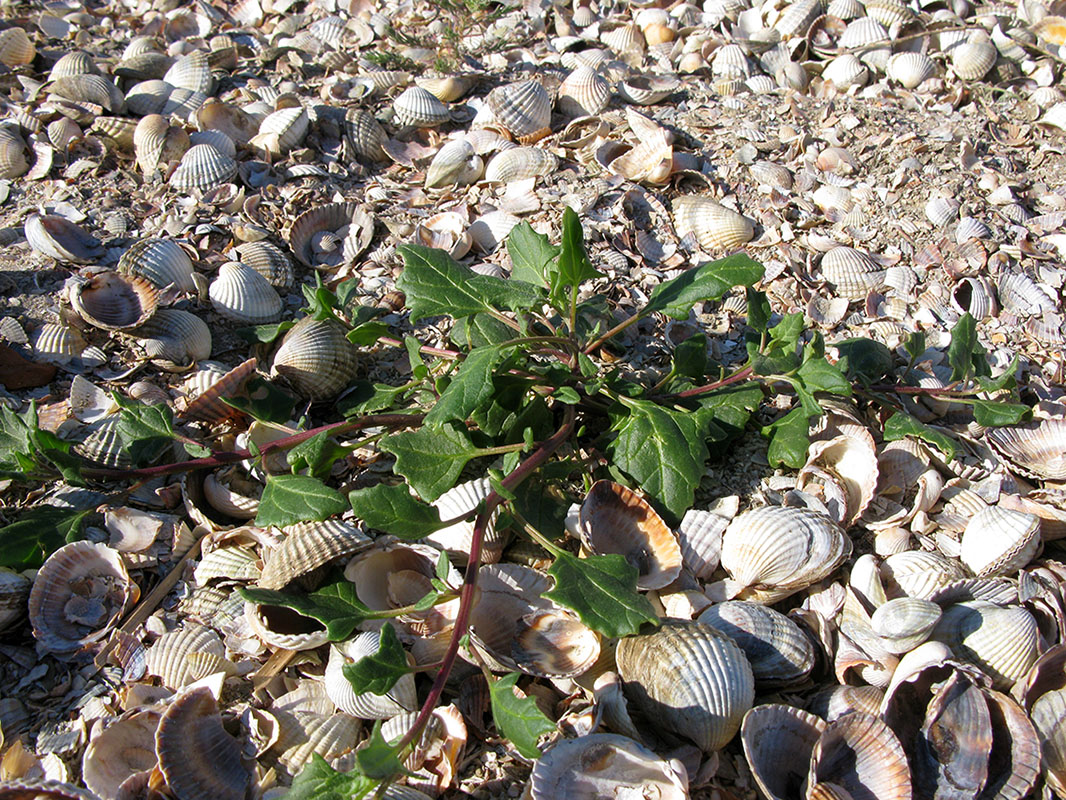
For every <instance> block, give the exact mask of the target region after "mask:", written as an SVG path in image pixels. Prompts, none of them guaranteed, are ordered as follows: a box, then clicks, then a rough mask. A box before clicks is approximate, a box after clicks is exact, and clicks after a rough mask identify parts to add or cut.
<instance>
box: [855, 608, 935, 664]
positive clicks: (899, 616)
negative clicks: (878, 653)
mask: <svg viewBox="0 0 1066 800" xmlns="http://www.w3.org/2000/svg"><path fill="white" fill-rule="evenodd" d="M939 620H940V606H938V605H937V604H936V603H933V602H930V601H929V600H920V599H918V598H917V597H897V598H896V599H895V600H889V601H888V602H887V603H885V604H884V605H881V606H878V607H877V609H876V610H875V611H874V613H873V614H872V615H871V617H870V627H871V628H873V632H874V633H876V634H877V635H878V636H880V637H881V642H882V644H883V646H884V648H885V649H886V650H888V652H890V653H895V654H902V653H907V652H910V651H911V650H913V649H914V648H915V647H917V646H918V645H920V644H921V643H922V642H924V641H925V640H926V639H928V638H929V635H930V634H931V633H932V632H933V627H934V626H935V625H936V623H937V622H938V621H939Z"/></svg>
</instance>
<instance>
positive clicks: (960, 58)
mask: <svg viewBox="0 0 1066 800" xmlns="http://www.w3.org/2000/svg"><path fill="white" fill-rule="evenodd" d="M997 55H998V54H997V51H996V46H995V45H994V44H992V42H990V41H988V39H987V37H985V38H983V39H981V38H977V39H973V40H972V41H969V42H966V43H964V44H960V45H958V46H957V47H954V48H952V49H951V68H952V69H953V70H954V71H955V74H956V75H958V76H959V77H960V78H961V79H962V80H964V81H979V80H981V79H982V78H983V77H985V75H987V74H988V71H989V70H991V69H992V65H993V64H995V63H996V56H997Z"/></svg>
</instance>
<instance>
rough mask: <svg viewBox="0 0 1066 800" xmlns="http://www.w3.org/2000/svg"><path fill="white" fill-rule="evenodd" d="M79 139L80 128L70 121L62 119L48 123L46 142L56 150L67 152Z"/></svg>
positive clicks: (80, 136) (80, 135) (80, 134)
mask: <svg viewBox="0 0 1066 800" xmlns="http://www.w3.org/2000/svg"><path fill="white" fill-rule="evenodd" d="M81 138H82V130H81V126H80V125H78V123H76V122H75V121H74V120H72V119H67V118H66V117H62V118H61V119H57V120H55V121H53V122H50V123H48V141H50V142H51V143H52V147H54V148H56V149H57V150H67V149H68V148H70V147H71V146H72V145H73V144H74V142H76V141H78V140H79V139H81Z"/></svg>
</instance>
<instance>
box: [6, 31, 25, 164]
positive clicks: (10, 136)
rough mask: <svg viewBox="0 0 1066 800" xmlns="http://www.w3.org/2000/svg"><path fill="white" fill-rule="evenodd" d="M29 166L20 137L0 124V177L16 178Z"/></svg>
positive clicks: (8, 127)
mask: <svg viewBox="0 0 1066 800" xmlns="http://www.w3.org/2000/svg"><path fill="white" fill-rule="evenodd" d="M9 30H10V28H9ZM29 168H30V162H29V161H28V160H27V159H26V143H25V142H24V141H23V140H22V137H21V136H19V135H18V133H17V132H16V131H15V130H13V129H12V128H11V127H10V126H8V125H0V178H18V177H19V176H21V175H24V174H25V173H26V171H27V170H28V169H29Z"/></svg>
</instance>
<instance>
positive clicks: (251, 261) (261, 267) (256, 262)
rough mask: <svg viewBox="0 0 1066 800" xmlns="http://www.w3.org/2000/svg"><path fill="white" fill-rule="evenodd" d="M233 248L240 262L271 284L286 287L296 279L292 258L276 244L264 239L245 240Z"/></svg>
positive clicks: (279, 287) (276, 286)
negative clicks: (255, 240)
mask: <svg viewBox="0 0 1066 800" xmlns="http://www.w3.org/2000/svg"><path fill="white" fill-rule="evenodd" d="M235 249H236V251H237V255H238V257H239V260H240V262H241V263H242V264H244V265H245V266H249V267H251V268H252V269H254V270H255V271H256V272H258V273H259V274H260V275H262V276H263V277H264V278H266V279H267V281H269V282H270V285H271V286H274V287H275V288H278V289H287V288H289V287H290V286H292V285H293V283H294V282H295V281H296V273H295V272H294V271H293V268H292V259H291V258H289V256H288V254H287V253H286V252H285V251H284V250H282V249H281V248H280V247H278V246H277V245H276V244H273V243H272V242H268V241H265V240H264V241H259V242H245V243H244V244H241V245H238V246H237V247H236V248H235Z"/></svg>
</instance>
